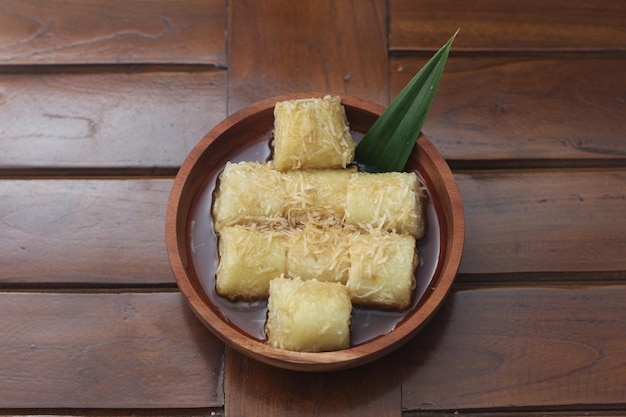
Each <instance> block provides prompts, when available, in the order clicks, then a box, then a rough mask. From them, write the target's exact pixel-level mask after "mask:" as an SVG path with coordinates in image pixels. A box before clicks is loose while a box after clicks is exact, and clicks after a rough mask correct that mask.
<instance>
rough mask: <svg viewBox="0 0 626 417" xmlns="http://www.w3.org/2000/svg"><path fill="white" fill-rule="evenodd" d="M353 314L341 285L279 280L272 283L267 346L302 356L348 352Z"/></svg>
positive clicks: (280, 278) (346, 293)
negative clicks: (314, 353)
mask: <svg viewBox="0 0 626 417" xmlns="http://www.w3.org/2000/svg"><path fill="white" fill-rule="evenodd" d="M351 314H352V304H351V302H350V295H349V293H348V290H347V289H346V287H345V286H343V285H341V284H338V283H333V282H322V281H317V280H309V281H301V280H299V279H288V278H283V277H279V278H276V279H274V280H272V281H271V282H270V296H269V301H268V314H267V321H266V324H265V332H266V334H267V343H268V344H269V345H271V346H273V347H276V348H279V349H286V350H292V351H299V352H323V351H333V350H340V349H345V348H348V347H349V346H350V316H351Z"/></svg>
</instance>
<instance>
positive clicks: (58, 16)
mask: <svg viewBox="0 0 626 417" xmlns="http://www.w3.org/2000/svg"><path fill="white" fill-rule="evenodd" d="M226 21H227V19H226V5H225V2H224V1H222V0H184V1H179V2H171V1H167V0H151V1H147V0H133V1H124V0H113V1H111V0H108V1H107V0H91V1H81V2H76V1H72V0H29V1H21V0H5V1H3V2H2V3H0V63H5V64H12V65H14V64H41V63H45V64H101V63H106V64H109V63H110V64H121V63H199V64H211V65H216V66H222V67H223V66H224V65H225V63H226V41H225V34H224V32H225V29H226Z"/></svg>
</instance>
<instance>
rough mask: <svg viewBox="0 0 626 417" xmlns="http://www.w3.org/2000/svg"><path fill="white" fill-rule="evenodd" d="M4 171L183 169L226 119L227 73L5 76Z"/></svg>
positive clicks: (1, 77)
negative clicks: (190, 155) (198, 144)
mask: <svg viewBox="0 0 626 417" xmlns="http://www.w3.org/2000/svg"><path fill="white" fill-rule="evenodd" d="M0 106H2V111H1V112H0V126H2V128H0V148H2V152H1V153H0V168H37V167H57V168H59V167H72V168H78V167H92V168H93V167H117V168H125V167H140V168H149V169H151V168H153V167H155V166H160V167H163V166H169V167H176V166H179V165H180V164H181V163H182V161H183V160H184V158H185V157H186V156H187V154H188V153H189V151H190V150H191V148H192V147H193V146H194V145H195V144H196V142H198V141H199V140H200V139H201V138H202V137H203V136H204V135H205V134H206V133H207V132H208V131H209V129H210V128H212V127H213V126H214V125H215V124H217V123H218V122H219V121H221V120H222V119H223V118H224V117H225V116H226V74H225V73H224V72H223V71H215V72H213V71H211V72H184V71H183V72H169V71H163V72H159V71H157V72H138V73H133V72H130V73H109V72H101V71H96V72H84V71H78V72H69V73H64V72H53V73H43V74H40V73H35V74H0Z"/></svg>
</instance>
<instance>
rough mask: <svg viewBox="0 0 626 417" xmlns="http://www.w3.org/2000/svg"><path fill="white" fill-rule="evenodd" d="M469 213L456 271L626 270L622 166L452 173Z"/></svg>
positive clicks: (624, 175)
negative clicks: (459, 262)
mask: <svg viewBox="0 0 626 417" xmlns="http://www.w3.org/2000/svg"><path fill="white" fill-rule="evenodd" d="M456 179H457V181H458V185H459V189H460V191H461V198H462V200H463V206H464V211H465V216H466V219H467V220H466V222H465V226H466V234H465V247H464V251H463V257H462V259H461V265H460V272H462V273H470V274H492V273H493V274H499V273H519V272H524V273H526V272H542V271H543V272H547V271H553V272H571V271H576V272H584V271H604V272H616V271H626V256H624V254H626V240H624V236H626V216H624V213H626V171H625V170H606V171H602V170H586V171H579V170H570V171H567V170H558V171H523V172H520V171H517V172H516V171H511V172H502V171H500V172H474V173H463V174H458V175H457V176H456Z"/></svg>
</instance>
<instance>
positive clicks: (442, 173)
mask: <svg viewBox="0 0 626 417" xmlns="http://www.w3.org/2000/svg"><path fill="white" fill-rule="evenodd" d="M323 95H324V94H317V93H305V94H290V95H285V96H280V97H275V98H271V99H268V100H264V101H261V102H259V103H256V104H253V105H251V106H249V107H246V108H244V109H242V110H240V111H239V112H237V113H235V114H233V115H232V116H230V117H228V118H227V119H225V120H224V121H223V122H221V123H220V124H218V125H217V126H215V127H214V128H213V129H212V130H211V131H210V132H209V133H207V135H206V136H204V137H203V138H202V139H201V140H200V142H198V144H197V145H196V146H195V147H194V149H193V150H192V151H191V153H190V154H189V156H188V157H187V159H186V160H185V161H184V163H183V164H182V166H181V168H180V170H179V172H178V175H177V176H176V179H175V181H174V184H173V186H172V191H171V194H170V197H169V202H168V206H167V215H166V239H167V249H168V254H169V258H170V263H171V266H172V270H173V272H174V275H175V277H176V280H177V283H178V286H179V288H180V291H181V292H182V294H183V295H184V297H185V298H186V299H187V301H188V303H189V305H190V306H191V308H192V310H193V311H194V312H195V314H196V315H197V316H198V317H199V318H200V320H201V321H202V322H203V323H204V324H205V325H206V326H207V327H208V328H209V329H210V330H211V331H212V332H213V333H214V334H215V335H216V336H217V337H219V338H220V339H221V340H223V341H224V342H225V343H227V344H228V345H229V346H231V347H232V348H234V349H236V350H238V351H239V352H242V353H243V354H245V355H248V356H250V357H252V358H255V359H257V360H259V361H261V362H264V363H267V364H270V365H274V366H278V367H282V368H286V369H292V370H299V371H329V370H337V369H343V368H349V367H353V366H357V365H361V364H364V363H367V362H369V361H372V360H374V359H376V358H379V357H381V356H383V355H385V354H387V353H389V352H390V351H392V350H394V349H396V348H398V347H399V346H401V345H402V344H403V343H404V342H406V341H407V340H408V339H409V338H411V337H412V336H413V335H415V333H417V332H418V331H419V330H420V329H421V328H422V327H423V326H424V325H425V324H426V323H427V321H428V320H429V319H430V318H431V317H432V316H433V314H434V313H435V312H436V310H437V309H438V307H439V306H440V305H441V304H442V302H443V300H444V298H445V297H446V295H447V293H448V291H449V290H450V287H451V285H452V282H453V281H454V278H455V275H456V272H457V269H458V266H459V263H460V260H461V252H462V250H463V240H464V218H463V209H462V204H461V198H460V195H459V191H458V189H457V186H456V183H455V181H454V177H453V176H452V173H451V171H450V169H449V167H448V165H447V164H446V162H445V160H444V159H443V158H442V157H441V156H440V155H439V153H438V152H437V150H436V149H435V147H434V146H433V145H432V144H431V143H430V142H429V141H428V139H427V138H426V137H425V136H424V135H421V134H420V136H419V138H418V141H417V146H416V148H415V149H414V151H413V153H412V154H411V157H410V160H409V163H408V164H407V170H414V171H416V172H417V173H418V175H419V176H420V178H421V180H422V181H423V183H424V185H425V186H426V189H427V191H428V195H429V202H428V207H427V218H428V225H427V231H426V237H425V238H424V239H423V240H422V241H421V242H419V243H418V250H419V252H420V258H422V262H423V264H422V265H420V266H419V267H418V268H417V270H416V271H417V272H416V279H417V282H418V287H417V289H416V295H415V297H414V299H415V300H414V302H413V304H412V305H411V307H410V308H409V309H408V310H407V311H404V312H402V313H390V312H376V313H375V314H374V315H372V312H371V311H367V310H358V311H356V310H355V312H354V315H353V323H352V327H354V328H355V329H356V330H354V333H355V335H356V336H354V338H353V342H352V345H351V347H350V348H348V349H344V350H340V351H334V352H322V353H303V352H292V351H286V350H281V349H277V348H273V347H271V346H269V345H267V344H266V343H264V341H263V320H264V314H265V313H266V310H264V308H265V307H264V305H263V303H252V304H241V303H239V304H235V303H231V302H230V301H228V300H225V299H223V298H222V297H220V296H218V295H217V294H216V293H215V288H214V284H215V276H214V275H215V274H214V273H215V268H216V266H217V253H216V246H217V238H216V237H215V235H214V233H213V229H212V220H211V217H210V207H211V199H212V192H213V189H214V186H215V179H216V177H217V176H218V175H219V173H220V172H221V170H222V169H223V167H224V165H225V163H226V162H227V161H229V160H230V161H233V162H237V161H241V160H260V161H262V160H265V159H266V158H268V157H269V155H270V145H269V143H270V141H271V138H272V131H273V123H274V114H273V110H274V104H275V103H276V102H277V101H283V100H290V99H295V98H306V97H322V96H323ZM340 96H341V95H340ZM341 100H342V103H343V105H344V107H345V109H346V115H347V118H348V121H349V123H350V129H351V132H352V134H353V136H354V137H355V140H358V139H359V138H360V137H362V136H363V134H364V133H365V132H367V130H368V129H369V127H370V126H371V125H372V124H373V122H374V121H375V120H376V118H377V117H378V116H379V115H380V114H381V113H382V112H383V111H384V107H382V106H380V105H378V104H375V103H372V102H369V101H364V100H361V99H358V98H354V97H350V96H341ZM359 315H360V316H359ZM381 315H382V316H383V317H382V318H380V319H379V317H380V316H381ZM374 316H375V319H372V317H374ZM359 317H361V318H363V317H366V318H367V320H368V326H367V328H368V329H369V328H370V327H371V326H370V324H371V323H370V321H371V320H373V322H376V320H379V321H378V322H376V323H377V324H378V325H380V326H379V328H380V330H378V332H374V333H371V332H370V333H368V331H369V330H368V331H361V330H360V329H361V327H359V326H360V325H359V320H361V319H360V318H359ZM359 332H361V333H360V334H359Z"/></svg>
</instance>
